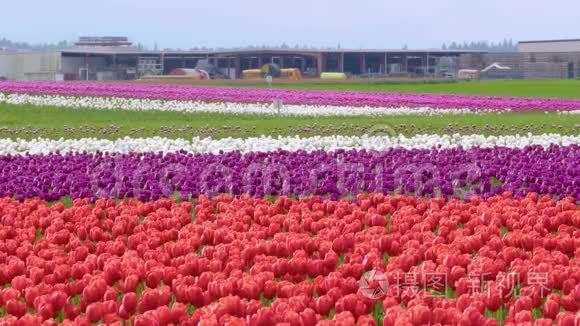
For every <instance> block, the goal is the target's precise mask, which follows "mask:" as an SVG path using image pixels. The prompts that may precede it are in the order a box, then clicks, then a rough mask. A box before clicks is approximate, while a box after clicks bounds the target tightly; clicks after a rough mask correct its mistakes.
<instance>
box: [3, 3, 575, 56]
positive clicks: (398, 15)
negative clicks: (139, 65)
mask: <svg viewBox="0 0 580 326" xmlns="http://www.w3.org/2000/svg"><path fill="white" fill-rule="evenodd" d="M579 17H580V0H479V1H477V0H396V1H392V0H285V1H274V0H272V1H266V0H205V1H199V0H156V1H150V0H88V1H84V0H50V1H47V0H0V37H6V38H8V39H11V40H14V41H26V42H31V43H38V42H55V41H59V40H74V39H76V38H78V37H79V36H81V35H91V36H100V35H107V36H117V35H119V36H129V37H130V38H131V39H132V40H133V41H136V42H140V43H143V44H144V45H146V46H150V47H152V46H153V44H154V43H155V42H157V43H158V44H159V47H160V48H178V47H179V48H191V47H201V46H207V47H220V46H221V47H234V46H245V45H249V44H252V45H262V44H268V45H277V44H281V43H283V42H286V43H287V44H289V45H291V46H294V45H295V44H299V45H309V46H323V47H335V46H337V44H339V43H340V44H341V46H342V47H343V48H401V47H402V46H403V45H404V44H407V45H408V47H409V48H438V47H440V46H441V44H442V43H443V42H450V41H464V40H465V41H472V40H474V41H478V40H489V41H499V40H502V39H504V38H512V39H514V41H517V40H533V39H552V38H580V19H579Z"/></svg>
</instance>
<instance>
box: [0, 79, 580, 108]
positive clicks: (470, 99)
mask: <svg viewBox="0 0 580 326" xmlns="http://www.w3.org/2000/svg"><path fill="white" fill-rule="evenodd" d="M0 92H2V93H18V94H35V95H64V96H104V97H126V98H143V99H162V100H189V101H206V102H212V101H213V102H243V103H256V102H260V103H271V102H272V101H273V100H281V101H282V102H284V103H287V104H309V105H337V106H375V107H431V108H468V109H491V110H500V111H501V110H506V109H511V110H515V111H530V110H545V111H565V110H578V109H580V100H574V99H556V98H514V97H499V96H472V95H469V96H467V95H441V94H399V93H385V92H354V91H351V92H347V91H315V90H282V89H275V90H272V89H252V88H226V87H201V86H177V85H151V84H147V85H143V84H129V83H91V82H36V81H35V82H32V81H0Z"/></svg>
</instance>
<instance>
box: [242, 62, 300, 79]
mask: <svg viewBox="0 0 580 326" xmlns="http://www.w3.org/2000/svg"><path fill="white" fill-rule="evenodd" d="M268 75H270V76H272V77H273V78H281V79H291V80H300V79H302V73H301V72H300V69H297V68H286V69H280V67H279V66H278V65H277V64H273V63H267V64H265V65H263V66H262V68H261V69H246V70H243V71H242V78H244V79H255V78H264V77H266V76H268Z"/></svg>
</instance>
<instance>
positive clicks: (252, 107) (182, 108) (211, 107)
mask: <svg viewBox="0 0 580 326" xmlns="http://www.w3.org/2000/svg"><path fill="white" fill-rule="evenodd" d="M0 103H6V104H16V105H32V106H58V107H66V108H72V109H79V108H92V109H102V110H129V111H174V112H188V113H194V112H206V113H227V114H266V115H282V116H361V115H377V116H398V115H442V114H477V113H484V112H495V113H499V112H498V111H493V110H471V109H465V108H463V109H462V108H457V109H438V108H431V107H418V108H411V107H384V108H377V107H368V106H366V107H356V106H353V107H344V106H331V105H285V104H282V105H281V106H280V107H276V106H275V105H274V104H273V103H271V104H266V103H233V102H199V101H167V100H152V99H134V98H121V97H74V96H59V95H29V94H4V93H0ZM507 111H509V110H504V111H502V112H507Z"/></svg>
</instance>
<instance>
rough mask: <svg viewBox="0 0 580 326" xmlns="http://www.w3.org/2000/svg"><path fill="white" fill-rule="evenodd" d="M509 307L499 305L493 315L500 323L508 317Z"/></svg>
mask: <svg viewBox="0 0 580 326" xmlns="http://www.w3.org/2000/svg"><path fill="white" fill-rule="evenodd" d="M507 313H508V311H507V309H506V308H505V307H504V306H501V307H499V309H498V310H496V311H494V313H493V317H494V318H495V320H497V322H498V323H499V324H500V325H503V324H504V320H505V318H506V317H507Z"/></svg>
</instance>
